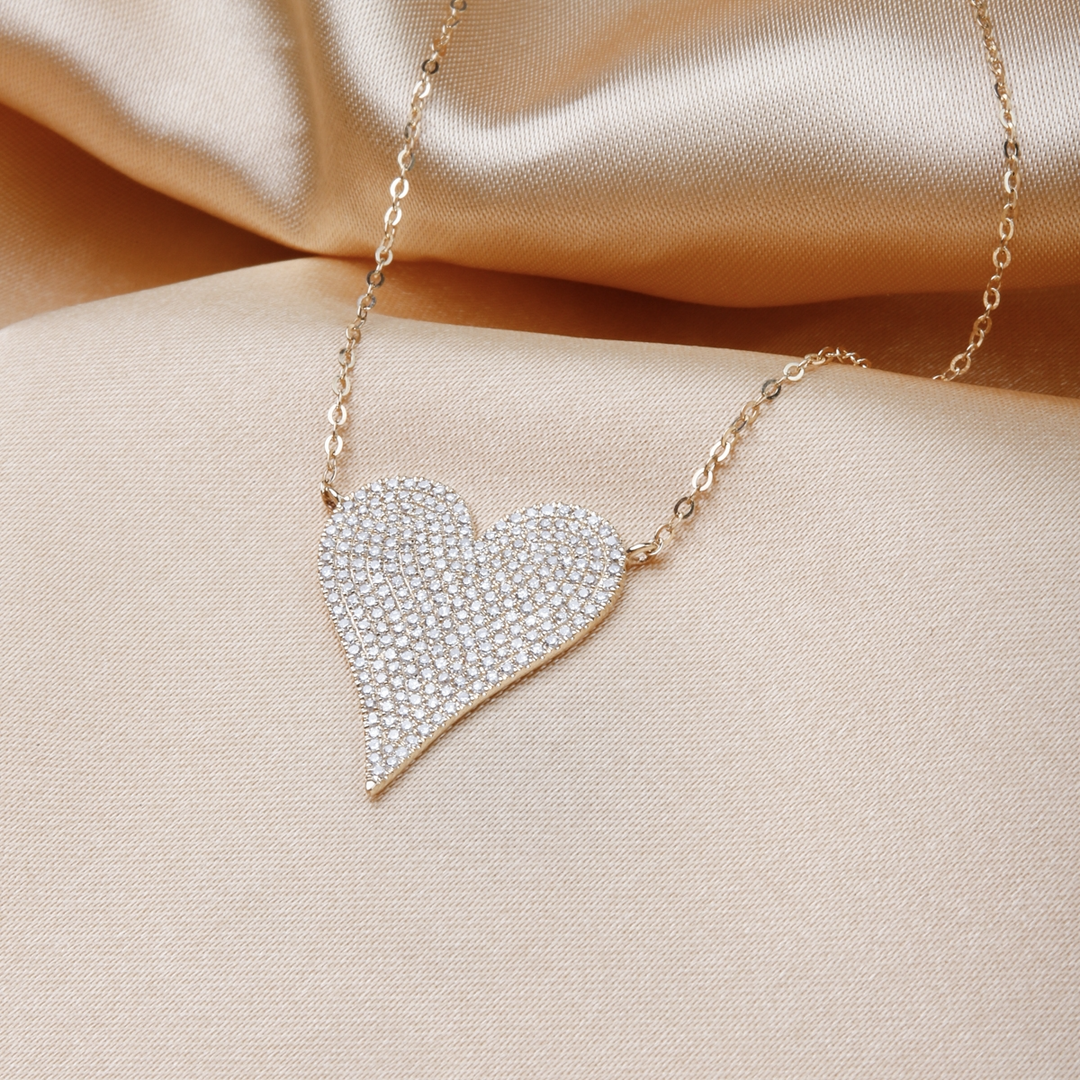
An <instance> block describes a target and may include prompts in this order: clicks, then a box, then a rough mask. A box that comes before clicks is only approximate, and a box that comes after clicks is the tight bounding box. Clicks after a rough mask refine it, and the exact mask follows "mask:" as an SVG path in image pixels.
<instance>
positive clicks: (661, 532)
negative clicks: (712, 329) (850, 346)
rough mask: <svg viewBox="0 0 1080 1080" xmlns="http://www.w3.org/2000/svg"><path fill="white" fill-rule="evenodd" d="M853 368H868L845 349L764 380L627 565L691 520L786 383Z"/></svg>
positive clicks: (645, 557)
mask: <svg viewBox="0 0 1080 1080" xmlns="http://www.w3.org/2000/svg"><path fill="white" fill-rule="evenodd" d="M832 363H836V364H854V365H855V366H856V367H861V368H865V367H869V366H870V365H869V364H868V363H867V361H866V360H865V359H863V357H861V356H858V355H857V354H856V353H853V352H848V351H847V350H845V349H832V348H829V349H822V350H820V352H816V353H810V354H809V355H808V356H804V357H803V358H802V359H801V360H794V361H792V362H791V363H790V364H788V365H786V366H785V368H784V373H783V374H782V375H780V376H779V377H778V378H775V379H766V380H765V382H764V383H762V385H761V389H760V390H759V391H758V395H757V397H755V398H754V399H753V400H751V401H748V402H747V403H746V404H745V405H744V406H743V407H742V408H741V409H740V410H739V415H738V416H736V417H735V419H734V420H733V421H732V422H731V423H730V424H729V425H728V428H727V430H726V431H725V432H724V434H723V435H721V436H720V438H719V440H718V441H717V442H716V443H715V444H714V445H713V448H712V449H711V450H710V451H709V456H708V458H706V460H705V463H704V464H703V465H702V466H701V468H700V469H698V470H697V472H695V473H694V475H693V478H692V479H691V481H690V487H689V490H688V491H687V492H686V493H685V494H684V495H680V496H679V498H678V499H677V500H676V501H675V507H674V509H673V510H672V511H671V516H670V517H669V518H668V520H667V521H665V522H664V524H663V525H661V526H660V528H659V529H657V530H656V532H654V533H653V536H652V539H651V540H644V541H642V542H641V543H638V544H631V545H630V547H628V548H627V549H626V559H627V564H628V565H630V566H635V565H638V564H640V563H644V562H648V561H649V559H652V558H655V557H656V556H657V555H659V554H660V552H661V551H663V550H664V548H665V547H666V546H667V545H668V543H669V542H670V541H671V540H672V539H673V538H674V536H675V533H676V531H677V530H678V528H679V526H680V525H682V524H683V523H684V522H687V521H689V520H690V518H692V517H693V516H694V512H695V511H696V510H697V508H698V503H699V502H700V500H701V497H702V496H703V495H705V494H706V492H708V491H710V490H711V489H712V486H713V484H714V483H715V482H716V474H717V470H718V469H721V468H723V467H724V466H725V465H727V464H728V462H730V461H731V456H732V454H733V453H734V451H735V447H736V446H737V445H738V443H739V441H740V440H741V439H743V438H745V436H746V434H747V432H748V431H749V430H750V427H751V425H752V424H753V423H754V421H755V420H757V419H758V417H759V416H760V415H761V411H762V409H764V408H765V407H766V406H767V405H768V404H769V403H770V402H773V401H775V400H776V399H777V398H778V397H779V396H780V391H781V390H782V389H783V388H784V387H785V386H787V385H788V384H790V383H797V382H798V381H799V380H800V379H801V378H802V377H803V376H804V375H805V374H806V372H807V371H808V370H809V369H810V368H816V367H822V366H823V365H824V364H832Z"/></svg>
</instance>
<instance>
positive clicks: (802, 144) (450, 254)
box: [0, 0, 1080, 338]
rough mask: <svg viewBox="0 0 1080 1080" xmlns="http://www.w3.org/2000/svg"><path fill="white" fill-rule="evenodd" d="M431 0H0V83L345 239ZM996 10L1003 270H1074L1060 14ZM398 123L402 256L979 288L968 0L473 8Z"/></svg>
mask: <svg viewBox="0 0 1080 1080" xmlns="http://www.w3.org/2000/svg"><path fill="white" fill-rule="evenodd" d="M439 6H440V5H438V4H436V3H434V0H373V2H369V3H365V4H357V3H355V2H352V0H327V2H325V3H320V4H311V3H308V2H304V0H235V2H232V3H230V4H228V5H227V6H226V7H224V8H223V6H222V4H221V3H220V2H218V0H154V2H148V3H142V4H139V5H136V6H135V7H131V6H128V5H117V4H110V3H105V2H103V0H79V2H78V3H71V2H61V0H49V2H42V0H5V2H4V3H3V5H0V98H2V99H3V100H4V101H6V102H7V104H9V105H10V106H12V107H14V108H15V109H17V110H18V111H20V112H22V113H24V114H26V115H28V116H30V117H32V118H34V119H37V120H38V121H40V122H42V123H44V124H45V125H47V126H48V127H50V128H51V129H53V130H55V131H57V132H59V133H60V134H62V135H65V136H66V137H68V138H70V139H72V140H73V141H74V142H76V143H77V144H78V145H80V146H82V147H84V148H85V149H87V150H89V151H90V152H91V153H93V154H94V155H95V156H96V157H98V158H100V159H101V160H102V161H105V162H107V163H109V164H111V165H113V166H115V167H117V168H119V169H120V170H121V171H123V172H124V173H125V174H127V175H128V176H131V177H133V178H134V179H136V180H139V181H141V182H142V183H144V184H147V185H149V186H150V187H153V188H155V189H157V190H159V191H162V192H165V193H166V194H169V195H172V196H175V197H177V198H179V199H181V200H183V201H184V202H186V203H190V204H192V205H194V206H198V207H200V208H201V209H203V210H207V211H209V212H210V213H212V214H214V215H216V216H218V217H221V218H224V219H225V220H227V221H231V222H234V223H236V224H240V225H243V226H246V227H247V228H249V229H252V230H254V231H256V232H259V233H262V234H263V235H266V236H269V237H272V238H273V239H276V240H278V241H280V242H282V243H285V244H288V245H291V246H295V247H300V248H304V249H306V250H310V251H315V252H319V253H322V254H335V255H364V256H366V255H368V254H369V253H370V252H371V251H372V250H373V248H374V245H375V242H376V240H377V238H378V235H379V227H380V223H381V221H382V215H383V211H384V209H385V205H386V187H387V184H388V182H389V176H390V173H389V171H388V167H387V166H388V162H390V161H392V155H393V153H394V152H395V151H396V148H397V145H398V141H399V139H400V132H401V127H402V124H403V116H404V110H405V107H406V104H407V101H408V93H409V88H410V87H411V85H412V83H413V81H414V80H415V71H416V65H417V63H418V58H419V57H420V56H421V55H422V51H423V49H424V48H425V45H426V43H427V42H428V41H430V38H431V34H432V31H433V29H434V28H435V27H436V26H437V21H436V20H437V19H438V10H439ZM994 8H995V18H996V20H997V23H998V24H999V28H1000V36H1001V40H1002V45H1003V48H1004V49H1005V55H1006V57H1007V59H1008V71H1009V74H1010V78H1011V80H1012V84H1013V86H1014V90H1015V96H1016V99H1017V110H1018V119H1019V123H1020V128H1021V143H1022V147H1023V154H1024V160H1025V163H1026V187H1025V191H1024V204H1023V209H1022V218H1023V225H1022V231H1021V240H1019V241H1018V244H1017V259H1016V263H1015V266H1013V267H1011V268H1010V274H1009V277H1010V282H1011V284H1012V285H1014V286H1020V285H1024V286H1029V287H1033V286H1055V285H1061V284H1067V283H1072V284H1076V283H1078V282H1080V273H1078V270H1080V200H1077V198H1076V175H1077V170H1078V167H1080V126H1078V125H1077V124H1076V115H1077V102H1078V101H1080V64H1078V63H1077V56H1078V55H1080V12H1078V9H1077V5H1076V2H1075V0H1072V2H1069V3H1055V2H1050V0H1010V2H1009V3H1008V4H995V6H994ZM423 140H424V141H423V153H422V156H421V158H420V159H419V162H418V164H417V167H416V170H415V172H414V174H413V181H414V191H413V193H412V194H411V195H410V196H409V200H408V227H407V228H405V229H404V230H403V232H402V235H401V239H400V254H401V255H402V256H403V257H405V258H414V259H415V258H419V257H423V258H429V259H437V260H441V261H445V262H449V263H453V264H459V265H467V266H476V267H481V268H486V269H494V270H505V271H514V272H521V273H529V274H541V275H545V276H550V277H556V278H564V279H574V280H578V281H585V282H592V283H597V284H602V285H610V286H616V287H619V288H626V289H632V290H635V291H639V292H644V293H648V294H650V295H658V296H665V297H670V298H674V299H679V300H687V301H696V302H704V303H711V304H726V305H741V306H747V305H760V304H796V303H805V302H809V301H817V300H828V299H836V298H840V297H846V296H864V295H874V294H881V293H889V292H937V291H950V290H958V289H963V290H977V295H978V294H981V291H982V288H983V286H984V284H985V282H986V278H987V276H988V273H989V269H990V266H989V252H990V241H991V239H992V238H993V237H994V236H995V235H996V233H995V227H996V222H997V216H996V215H997V210H996V207H997V205H998V198H997V195H996V191H997V190H998V186H999V184H1000V164H1001V145H1002V144H1001V129H1000V125H999V124H998V118H997V111H996V100H995V98H994V95H993V91H992V87H991V83H990V78H989V75H988V72H987V69H986V62H985V59H984V57H983V55H982V52H981V45H980V42H979V35H978V30H977V27H976V25H975V22H974V20H973V18H972V16H971V13H970V10H969V8H968V4H967V3H966V2H965V0H954V2H950V3H941V2H940V0H913V2H908V3H905V4H903V5H891V6H889V5H881V4H876V3H867V2H866V0H812V2H808V3H800V4H797V5H796V4H792V3H787V2H784V3H779V2H762V0H755V2H753V3H738V4H736V3H724V4H720V3H714V4H702V3H700V2H699V0H669V2H668V3H665V4H664V5H663V6H662V7H657V6H656V5H654V4H642V3H640V2H639V0H605V3H602V4H599V3H595V2H592V0H585V2H578V3H572V4H571V3H568V4H562V5H560V6H559V7H558V8H557V9H555V10H552V8H551V7H550V6H549V5H546V4H535V3H528V2H525V0H500V2H499V3H497V4H496V3H491V2H490V0H489V2H487V3H485V2H483V0H478V2H476V3H475V4H474V5H473V6H472V8H471V9H470V12H469V16H468V18H467V20H466V21H465V23H464V24H463V26H462V28H461V31H460V36H459V37H458V38H457V39H456V40H455V42H454V46H453V53H452V55H451V57H450V58H449V59H448V62H447V65H446V69H445V71H444V72H443V73H441V75H440V82H439V88H438V93H437V96H436V97H435V99H434V100H433V102H432V107H431V111H430V114H429V116H428V120H427V121H426V127H425V130H424V134H423ZM964 337H965V338H966V335H964Z"/></svg>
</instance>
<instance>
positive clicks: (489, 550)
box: [319, 0, 1020, 795]
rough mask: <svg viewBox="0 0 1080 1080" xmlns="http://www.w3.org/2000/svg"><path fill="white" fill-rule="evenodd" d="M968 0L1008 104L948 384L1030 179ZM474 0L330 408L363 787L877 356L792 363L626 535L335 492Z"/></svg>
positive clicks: (554, 642) (592, 517) (611, 587)
mask: <svg viewBox="0 0 1080 1080" xmlns="http://www.w3.org/2000/svg"><path fill="white" fill-rule="evenodd" d="M969 3H970V5H971V8H972V10H973V12H974V14H975V18H976V21H977V22H978V25H979V29H980V31H981V35H982V42H983V47H984V50H985V53H986V58H987V61H988V64H989V67H990V71H991V74H992V76H993V81H994V91H995V93H996V94H997V96H998V99H999V101H1000V105H1001V123H1002V126H1003V128H1004V129H1005V162H1004V167H1003V174H1002V186H1003V191H1004V194H1005V200H1004V203H1003V206H1002V210H1001V217H1000V220H999V222H998V231H997V241H996V244H995V247H994V250H993V255H992V262H993V267H994V272H993V274H992V275H991V277H990V279H989V281H988V283H987V286H986V289H985V290H984V292H983V298H982V302H983V310H982V312H981V313H980V314H979V316H978V317H977V318H976V319H975V322H974V324H973V326H972V330H971V335H970V337H969V339H968V344H967V346H966V347H965V348H964V349H963V350H962V351H961V352H959V353H957V354H956V356H954V357H953V359H952V360H951V361H950V363H949V365H948V367H947V368H946V369H945V370H944V371H943V372H942V373H941V374H939V375H936V376H934V378H935V379H937V380H941V381H945V382H949V381H952V380H953V379H956V378H959V377H960V376H962V375H964V374H965V373H966V372H967V371H968V370H969V369H970V367H971V365H972V362H973V360H974V357H975V354H976V353H977V352H978V350H979V349H980V348H981V347H982V345H983V342H984V341H985V340H986V335H987V334H988V333H989V332H990V327H991V315H992V312H994V311H996V310H997V307H998V305H999V304H1000V302H1001V281H1002V273H1003V271H1004V270H1005V269H1006V267H1008V265H1009V263H1010V262H1011V261H1012V253H1011V250H1010V248H1009V244H1010V243H1011V241H1012V239H1013V235H1014V232H1015V220H1016V206H1017V199H1018V195H1019V189H1020V146H1019V143H1018V141H1017V134H1016V122H1015V118H1014V116H1013V111H1012V103H1011V99H1010V96H1009V93H1008V89H1007V85H1006V82H1005V68H1004V64H1003V61H1002V58H1001V53H1000V50H999V48H998V45H997V41H996V39H995V37H994V29H993V25H992V23H991V21H990V13H989V9H988V0H969ZM465 7H466V0H449V12H448V14H447V16H446V20H445V22H444V23H443V25H442V29H441V30H440V32H439V34H438V36H437V37H436V39H435V41H434V42H433V43H432V45H431V48H430V50H429V52H428V53H427V55H426V56H425V58H424V60H423V62H422V64H421V65H420V78H419V79H418V80H417V83H416V85H415V87H414V88H413V93H412V102H411V104H410V107H409V114H408V120H407V122H406V124H405V129H404V141H403V144H402V146H401V149H400V151H399V152H398V155H397V164H398V173H397V175H396V176H395V177H394V179H393V181H392V182H391V184H390V205H389V207H388V208H387V211H386V214H385V215H384V217H383V237H382V241H381V242H380V244H379V246H378V247H377V248H376V250H375V268H374V269H373V270H372V271H371V272H370V273H369V274H368V275H367V288H366V289H365V291H364V293H363V295H362V296H361V297H360V299H359V301H358V304H357V312H356V318H355V319H354V320H353V321H352V322H351V323H350V324H349V325H348V327H347V328H346V332H345V339H346V340H345V345H344V347H343V348H342V349H341V351H340V353H339V355H338V360H339V370H338V375H337V379H336V381H335V384H334V392H335V394H334V403H333V404H332V405H331V407H330V409H329V411H328V413H327V419H328V420H329V423H330V434H329V435H328V436H327V438H326V444H325V449H326V468H325V471H324V473H323V479H322V485H321V493H322V498H323V502H324V503H325V504H326V506H327V508H328V509H329V511H330V520H329V521H328V522H327V525H326V527H325V529H324V530H323V536H322V540H321V550H320V555H319V578H320V581H321V584H322V589H323V593H324V596H325V599H326V603H327V605H328V607H329V610H330V615H331V618H332V620H333V623H334V626H335V628H336V630H337V632H338V636H339V638H340V640H341V644H342V646H343V647H344V651H345V656H346V659H347V661H348V664H349V667H350V670H351V671H352V674H353V677H354V679H355V682H356V686H357V689H358V691H359V694H360V701H361V706H362V712H363V722H364V733H365V745H366V754H365V762H366V772H367V776H366V783H365V787H366V789H367V791H368V792H369V793H370V794H372V795H375V794H377V793H378V792H379V791H381V790H382V789H383V788H384V787H386V785H387V784H389V783H390V782H391V781H393V780H394V779H396V778H397V777H398V776H399V775H400V774H401V773H402V771H403V770H404V769H405V768H407V767H408V766H409V765H410V764H411V763H412V761H413V760H415V758H416V757H417V756H419V754H421V753H422V752H423V751H424V750H425V749H427V747H428V746H430V745H431V743H432V742H434V741H435V739H437V738H438V736H439V735H441V734H442V733H443V732H444V731H446V730H447V729H448V728H449V727H450V726H451V725H453V724H454V723H455V722H456V721H458V720H460V719H461V718H462V717H463V716H465V715H466V714H467V713H469V712H471V711H472V710H473V709H475V708H476V707H477V706H478V705H480V704H481V703H483V702H484V701H486V700H487V699H488V698H490V697H492V696H493V695H495V694H497V693H498V692H499V691H501V690H504V689H505V688H506V687H508V686H509V685H510V684H511V683H514V682H516V681H517V680H518V679H520V678H522V677H523V676H524V675H526V674H528V673H529V672H531V671H533V670H535V669H536V668H538V667H540V666H541V665H543V664H546V663H547V662H548V661H549V660H551V659H552V658H554V657H555V656H557V655H558V654H559V653H561V652H564V651H566V650H567V649H569V648H570V647H571V646H573V645H575V644H577V643H578V642H579V641H580V640H581V639H582V638H583V637H585V636H586V635H587V634H588V633H589V632H590V631H591V630H593V629H594V628H595V627H596V626H597V625H599V623H600V622H601V621H602V620H603V619H604V618H605V616H607V615H608V614H609V613H610V612H611V610H612V607H613V606H614V604H615V602H616V600H617V598H618V596H619V594H620V592H621V590H622V588H623V585H624V583H625V581H626V578H627V576H628V574H629V573H630V572H631V571H632V570H633V569H634V568H636V567H640V566H642V565H644V564H645V563H648V562H649V561H650V560H652V559H655V558H656V557H657V556H659V555H660V554H661V552H663V551H665V550H666V549H667V548H668V546H669V545H670V543H671V542H672V541H673V540H674V539H675V536H676V534H677V531H678V528H679V526H680V525H681V524H683V523H684V522H686V521H687V520H688V519H689V518H690V517H692V516H693V514H694V513H695V512H696V511H697V509H698V506H699V504H700V503H701V501H702V499H703V497H704V496H705V495H706V494H707V493H708V492H709V491H710V490H711V488H712V486H713V484H714V483H715V481H716V479H717V476H718V473H719V471H720V470H721V469H723V468H724V467H726V466H727V465H728V463H729V462H730V461H731V458H732V454H733V452H734V450H735V447H736V446H737V445H738V443H739V441H740V440H741V439H742V438H744V437H745V435H746V433H747V432H748V430H749V429H750V427H751V426H752V425H753V424H754V422H755V421H756V420H757V419H758V417H759V416H760V415H761V414H762V412H763V410H765V409H766V408H767V407H768V406H769V405H770V404H771V403H772V402H774V401H775V400H776V399H777V397H779V395H780V392H781V391H782V390H783V389H784V387H785V386H789V385H793V384H795V383H797V382H799V381H800V380H802V378H803V377H804V376H805V375H806V373H807V372H808V371H811V370H813V369H815V368H818V367H822V366H823V365H825V364H830V363H841V364H845V363H846V364H853V365H855V366H857V367H862V368H865V367H868V366H869V365H868V363H867V361H866V360H865V359H864V358H862V357H860V356H858V355H856V354H855V353H852V352H849V351H847V350H844V349H837V348H825V349H821V350H820V351H818V352H816V353H811V354H809V355H807V356H805V357H803V358H802V359H801V360H796V361H792V362H791V363H789V364H787V365H786V366H785V367H784V369H783V372H782V374H780V375H778V376H777V377H776V378H772V379H768V380H766V381H765V383H764V384H763V385H762V387H761V389H760V390H759V391H758V393H757V395H756V396H755V397H753V398H752V399H751V400H750V401H749V402H747V403H746V404H745V405H744V406H743V407H742V408H741V409H740V410H739V413H738V415H737V416H736V417H735V419H734V420H733V421H732V423H731V424H730V425H729V426H728V427H727V429H726V430H725V431H724V433H723V435H722V436H721V437H720V439H719V440H718V441H717V442H716V443H715V444H714V445H713V447H712V448H711V449H710V450H709V453H708V457H707V458H706V459H705V461H704V463H703V464H702V465H701V466H700V467H699V468H698V469H697V471H696V472H695V473H694V475H693V478H692V480H691V481H690V486H689V488H688V489H687V491H686V492H685V493H684V494H683V495H681V496H679V498H678V499H677V500H676V502H675V504H674V507H673V509H672V511H671V513H670V515H669V516H668V518H667V520H666V521H664V523H663V524H661V525H660V527H659V528H658V529H657V530H656V531H655V532H654V533H653V535H652V537H651V538H650V539H648V540H644V541H641V542H638V543H634V544H631V545H629V546H625V545H624V544H623V543H622V541H621V540H620V539H619V536H618V533H617V532H616V530H615V529H614V528H613V526H612V525H611V524H610V523H608V522H607V521H605V520H604V519H603V518H601V517H600V516H599V515H597V514H594V513H592V512H591V511H589V510H587V509H586V508H584V507H581V506H570V505H566V504H564V503H558V502H551V503H545V504H539V505H536V506H530V507H527V508H525V509H523V510H519V511H517V512H515V513H512V514H510V515H509V516H508V517H507V518H505V519H504V520H502V521H500V522H498V523H497V524H496V525H494V526H492V527H491V528H490V529H488V530H487V531H486V532H485V533H483V535H481V536H480V537H476V535H475V533H474V530H473V525H472V520H471V518H470V516H469V512H468V510H467V509H466V507H465V503H464V501H463V500H462V499H461V498H460V497H459V496H458V495H457V494H456V493H455V492H454V491H452V490H451V489H450V488H449V487H447V486H446V485H445V484H441V483H436V482H434V481H432V480H427V479H424V478H422V477H394V478H389V479H383V480H376V481H374V482H373V483H370V484H368V485H367V487H365V488H362V489H361V490H359V491H356V492H354V493H353V494H352V495H348V496H342V495H340V494H339V493H338V492H337V491H336V490H335V488H334V486H333V485H334V479H335V476H336V474H337V465H338V460H339V458H340V456H341V453H342V450H343V448H344V440H343V432H344V430H345V426H346V423H347V420H348V410H347V406H346V402H347V400H348V398H349V395H350V393H351V389H352V374H353V371H354V367H355V362H356V348H357V346H358V345H359V343H360V340H361V337H362V335H363V332H364V329H365V326H366V323H367V318H368V315H369V313H370V312H371V310H372V308H374V307H375V293H376V291H377V290H378V289H379V288H381V287H382V285H383V283H384V282H385V270H386V267H388V266H389V265H390V263H391V262H392V261H393V245H394V238H395V236H396V232H397V228H398V225H399V224H400V222H401V217H402V200H403V199H404V198H405V197H406V196H407V195H408V193H409V180H408V173H409V171H410V170H411V169H412V167H413V164H414V163H415V160H416V149H417V141H418V136H419V131H420V123H421V119H422V117H423V113H424V107H425V105H426V104H427V101H428V99H429V98H430V96H431V92H432V87H433V79H434V77H435V75H436V74H437V72H438V71H439V66H440V64H441V63H442V61H443V59H444V58H445V56H446V52H447V50H448V48H449V45H450V41H451V38H452V36H453V33H454V30H455V29H456V28H457V26H458V25H459V24H460V22H461V18H462V14H463V13H464V11H465Z"/></svg>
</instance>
